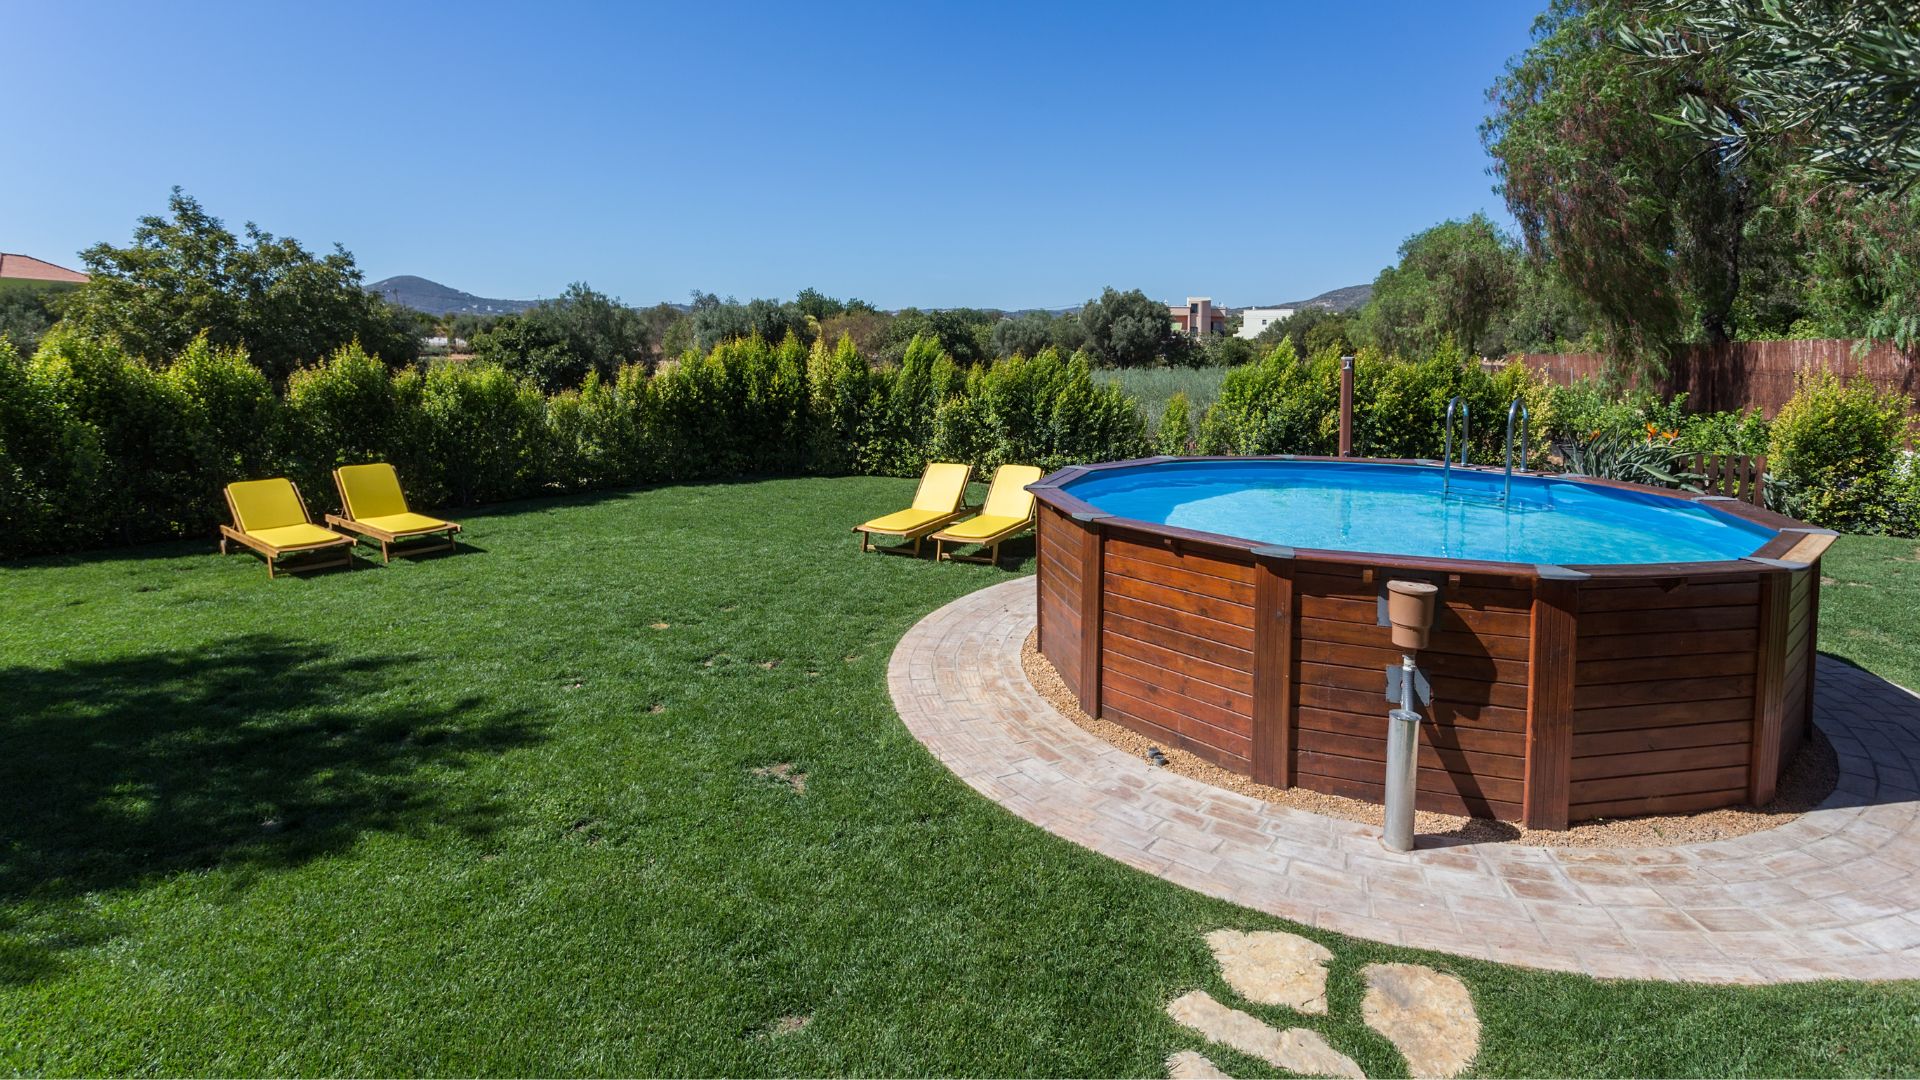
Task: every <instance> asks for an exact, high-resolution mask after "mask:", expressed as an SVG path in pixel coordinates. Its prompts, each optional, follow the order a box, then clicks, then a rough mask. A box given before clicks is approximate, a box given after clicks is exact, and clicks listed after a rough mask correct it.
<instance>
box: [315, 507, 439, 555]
mask: <svg viewBox="0 0 1920 1080" xmlns="http://www.w3.org/2000/svg"><path fill="white" fill-rule="evenodd" d="M346 501H347V500H346V496H345V495H342V496H341V497H340V502H341V504H342V505H345V503H346ZM327 524H328V525H331V526H333V527H334V528H336V529H345V530H347V531H348V532H351V533H357V534H358V536H352V537H347V539H349V540H352V541H354V542H355V543H358V542H359V537H360V536H364V537H366V538H367V539H369V540H375V541H378V542H379V544H380V561H381V562H382V563H390V562H392V561H393V545H395V544H398V543H399V542H400V541H402V540H411V539H413V538H415V537H419V536H431V535H433V534H434V533H446V536H445V537H443V538H442V542H441V543H438V544H409V545H408V546H406V547H405V548H402V549H400V554H402V555H431V554H433V553H434V552H436V551H453V550H454V549H455V546H456V544H457V541H455V540H454V538H453V537H454V534H455V533H458V532H459V531H460V526H459V524H458V523H457V522H452V521H449V522H446V523H444V524H440V525H432V526H428V527H426V528H420V529H407V530H406V531H404V532H389V531H387V530H386V529H377V528H375V527H373V526H372V525H368V524H366V523H365V522H361V521H355V520H353V519H352V518H348V517H341V516H340V515H339V514H328V515H327Z"/></svg>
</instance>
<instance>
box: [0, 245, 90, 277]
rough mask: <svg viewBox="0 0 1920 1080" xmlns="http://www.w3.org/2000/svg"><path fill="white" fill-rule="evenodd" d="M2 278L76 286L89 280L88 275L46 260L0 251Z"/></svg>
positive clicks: (0, 275)
mask: <svg viewBox="0 0 1920 1080" xmlns="http://www.w3.org/2000/svg"><path fill="white" fill-rule="evenodd" d="M0 278H19V279H23V280H26V281H71V282H75V283H76V284H77V283H79V282H83V281H86V280H87V275H85V274H83V273H81V272H80V271H78V270H69V269H67V268H66V267H64V266H55V265H54V264H52V263H50V262H47V261H46V260H45V259H36V258H34V257H33V256H31V255H13V254H9V253H8V252H4V251H0Z"/></svg>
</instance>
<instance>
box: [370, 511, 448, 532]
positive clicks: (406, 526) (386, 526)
mask: <svg viewBox="0 0 1920 1080" xmlns="http://www.w3.org/2000/svg"><path fill="white" fill-rule="evenodd" d="M354 520H356V521H358V522H359V523H360V524H362V525H370V526H372V527H373V528H376V529H379V530H381V531H382V532H390V533H395V534H399V533H416V532H438V531H440V530H441V529H451V528H453V523H452V522H450V521H441V520H440V519H439V518H435V517H428V516H427V515H425V514H414V513H405V514H387V515H385V516H383V517H363V518H355V519H354Z"/></svg>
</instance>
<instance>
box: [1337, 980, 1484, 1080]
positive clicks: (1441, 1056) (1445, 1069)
mask: <svg viewBox="0 0 1920 1080" xmlns="http://www.w3.org/2000/svg"><path fill="white" fill-rule="evenodd" d="M1361 975H1363V976H1364V977H1365V978H1366V980H1367V996H1366V998H1365V999H1363V1000H1362V1001H1361V1004H1360V1012H1361V1015H1362V1016H1363V1017H1365V1019H1366V1021H1367V1026H1368V1027H1370V1028H1372V1029H1373V1030H1375V1031H1377V1032H1379V1033H1380V1034H1382V1035H1384V1036H1386V1039H1387V1041H1388V1042H1390V1043H1392V1044H1393V1045H1394V1048H1395V1049H1397V1050H1399V1051H1400V1054H1401V1056H1403V1057H1405V1058H1406V1059H1407V1070H1408V1071H1409V1072H1411V1073H1412V1074H1413V1075H1415V1076H1438V1077H1453V1076H1458V1075H1460V1073H1461V1072H1462V1071H1464V1070H1465V1069H1466V1067H1467V1066H1468V1065H1471V1064H1473V1058H1474V1055H1475V1054H1478V1053H1479V1052H1480V1015H1479V1014H1478V1013H1476V1012H1475V1011H1474V1009H1473V995H1471V994H1469V993H1467V987H1466V984H1465V983H1463V982H1461V981H1460V980H1459V979H1456V978H1454V977H1453V976H1451V975H1443V974H1441V973H1440V972H1438V971H1435V970H1433V969H1432V968H1430V967H1423V966H1421V965H1419V964H1368V965H1367V966H1366V968H1365V969H1364V970H1362V971H1361Z"/></svg>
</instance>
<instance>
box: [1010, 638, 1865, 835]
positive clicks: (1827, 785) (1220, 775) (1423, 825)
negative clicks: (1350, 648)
mask: <svg viewBox="0 0 1920 1080" xmlns="http://www.w3.org/2000/svg"><path fill="white" fill-rule="evenodd" d="M1020 666H1021V667H1022V668H1024V669H1025V670H1026V673H1027V679H1028V681H1030V682H1032V683H1033V688H1034V689H1035V690H1038V691H1039V692H1040V696H1041V697H1043V698H1046V699H1047V701H1048V702H1049V703H1050V704H1052V705H1053V707H1054V708H1055V709H1057V710H1059V712H1060V715H1062V716H1064V717H1066V718H1067V719H1068V720H1071V721H1073V723H1074V724H1076V725H1077V726H1079V727H1080V728H1082V729H1083V730H1086V731H1089V732H1091V733H1093V734H1094V735H1097V736H1099V737H1100V738H1102V739H1105V740H1106V741H1107V742H1109V743H1112V744H1113V745H1114V746H1117V747H1119V748H1120V749H1122V750H1125V751H1126V752H1127V753H1129V754H1132V755H1134V756H1135V757H1139V758H1142V759H1145V758H1146V756H1147V750H1148V748H1149V747H1154V746H1159V748H1160V751H1161V753H1163V754H1165V755H1166V759H1167V765H1166V768H1169V769H1172V770H1173V771H1174V772H1177V773H1179V774H1180V775H1182V776H1190V777H1192V778H1193V779H1195V780H1200V781H1203V782H1205V783H1209V784H1212V785H1214V786H1215V787H1222V788H1226V789H1227V790H1229V791H1237V792H1239V793H1240V794H1242V795H1250V796H1252V797H1253V798H1256V799H1264V800H1265V801H1267V802H1270V803H1279V804H1280V805H1282V806H1289V807H1292V808H1293V809H1295V810H1305V811H1307V812H1308V813H1313V814H1322V815H1325V816H1327V817H1332V818H1341V819H1343V820H1346V821H1358V822H1362V823H1364V824H1368V825H1379V824H1381V821H1382V814H1383V810H1382V809H1381V807H1379V806H1377V805H1375V804H1373V803H1367V802H1361V801H1359V800H1357V799H1347V798H1342V797H1340V796H1338V795H1325V794H1322V793H1320V792H1317V791H1308V790H1306V789H1304V788H1276V787H1269V786H1267V785H1266V784H1256V783H1254V782H1253V781H1252V780H1251V779H1249V778H1247V777H1245V776H1241V775H1240V774H1239V773H1235V772H1229V771H1228V770H1226V769H1223V768H1221V767H1220V766H1218V765H1215V764H1213V763H1212V762H1209V761H1205V760H1202V759H1201V758H1198V757H1195V756H1194V755H1193V754H1190V753H1188V752H1186V751H1185V750H1179V749H1175V748H1174V747H1171V746H1160V744H1158V743H1156V742H1155V741H1154V740H1152V739H1150V738H1148V737H1146V736H1145V735H1141V734H1139V733H1137V732H1135V731H1132V730H1129V729H1128V728H1124V727H1121V726H1120V725H1119V724H1116V723H1114V722H1113V721H1111V720H1100V719H1096V718H1094V717H1091V716H1088V715H1087V714H1086V713H1085V712H1083V711H1082V710H1081V708H1080V704H1079V702H1077V701H1075V700H1074V696H1073V692H1072V691H1070V690H1068V689H1067V685H1066V683H1064V682H1062V681H1061V679H1060V675H1059V673H1058V672H1056V671H1055V670H1054V668H1053V664H1052V663H1051V662H1050V661H1048V660H1047V658H1046V657H1045V656H1043V655H1041V653H1040V647H1039V632H1038V631H1035V632H1033V633H1031V634H1028V635H1027V640H1026V643H1025V644H1023V645H1022V646H1021V647H1020ZM1385 722H1386V720H1385V716H1384V713H1383V715H1382V718H1381V723H1383V724H1384V723H1385ZM1839 778H1840V760H1839V757H1838V756H1837V755H1836V754H1835V753H1834V751H1833V746H1832V744H1831V743H1829V742H1828V741H1827V737H1826V736H1825V735H1823V734H1821V733H1820V730H1819V728H1817V727H1816V728H1815V729H1814V730H1813V733H1812V736H1811V737H1810V738H1808V739H1807V740H1806V741H1805V742H1804V743H1803V744H1802V745H1801V747H1800V752H1799V753H1798V754H1796V755H1794V759H1793V762H1792V764H1791V765H1789V766H1788V768H1787V772H1786V775H1784V776H1782V777H1781V778H1780V790H1779V794H1778V796H1777V797H1776V798H1775V799H1774V800H1773V801H1772V802H1771V803H1768V804H1767V805H1766V806H1763V807H1758V808H1755V807H1751V806H1730V807H1726V808H1723V809H1720V810H1707V811H1703V812H1701V813H1697V814H1650V815H1647V816H1645V817H1633V818H1604V819H1600V820H1597V821H1583V822H1581V823H1579V824H1577V825H1575V826H1573V827H1572V828H1570V829H1565V830H1560V831H1551V830H1544V829H1528V828H1523V827H1522V826H1520V825H1519V824H1517V823H1515V822H1510V821H1491V820H1488V819H1485V818H1469V817H1456V816H1454V815H1452V814H1431V813H1427V812H1425V811H1420V812H1417V813H1415V814H1414V823H1413V826H1414V831H1415V832H1416V833H1417V834H1418V835H1419V837H1420V839H1421V841H1422V842H1423V843H1427V844H1430V843H1434V842H1436V841H1438V842H1443V843H1444V842H1453V843H1475V844H1525V845H1530V846H1534V847H1668V846H1672V845H1677V844H1701V843H1707V842H1710V841H1713V840H1725V839H1728V838H1729V837H1734V836H1745V835H1747V834H1748V833H1756V832H1760V831H1762V830H1764V829H1772V828H1777V827H1778V826H1781V825H1785V824H1787V823H1788V822H1790V821H1792V820H1794V819H1795V818H1797V817H1799V816H1800V815H1801V814H1803V813H1806V812H1807V811H1808V810H1811V809H1813V808H1814V807H1816V806H1818V805H1820V803H1821V802H1822V801H1824V800H1825V799H1826V797H1827V796H1828V795H1830V794H1832V793H1833V788H1834V785H1835V784H1836V783H1837V782H1838V781H1839Z"/></svg>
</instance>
